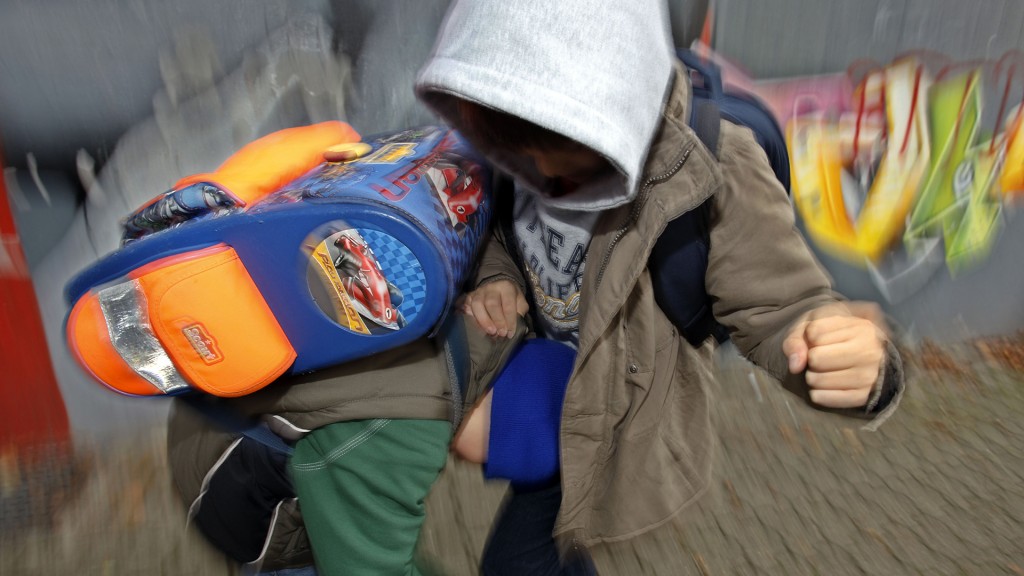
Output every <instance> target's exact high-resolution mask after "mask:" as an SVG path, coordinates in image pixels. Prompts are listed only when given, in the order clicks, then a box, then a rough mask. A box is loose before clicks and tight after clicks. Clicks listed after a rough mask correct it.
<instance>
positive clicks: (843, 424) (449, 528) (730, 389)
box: [0, 340, 1024, 576]
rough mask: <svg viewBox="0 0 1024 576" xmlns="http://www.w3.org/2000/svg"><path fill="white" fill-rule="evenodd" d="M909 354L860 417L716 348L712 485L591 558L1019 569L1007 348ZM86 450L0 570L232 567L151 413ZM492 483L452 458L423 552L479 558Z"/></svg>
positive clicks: (22, 529) (663, 568)
mask: <svg viewBox="0 0 1024 576" xmlns="http://www.w3.org/2000/svg"><path fill="white" fill-rule="evenodd" d="M1017 343H1018V344H1019V340H1018V341H1017ZM1017 349H1018V350H1019V346H1018V348H1017ZM910 364H911V366H912V369H911V371H910V379H911V381H910V383H911V386H910V389H909V391H908V394H907V396H906V398H905V400H904V404H903V405H902V407H901V409H900V411H899V412H898V413H897V414H896V416H895V417H894V418H893V419H892V420H890V421H889V422H888V423H886V425H884V426H883V427H882V428H881V429H880V430H879V431H878V432H864V431H861V430H859V429H858V428H857V426H858V423H857V422H856V421H852V420H847V419H842V418H838V417H835V416H833V415H829V414H825V413H821V412H817V411H814V410H811V409H809V408H807V407H805V406H804V405H803V404H802V403H801V402H800V401H799V400H797V399H795V398H793V397H792V396H790V395H788V394H786V393H785V392H782V391H781V390H779V389H778V387H777V386H776V385H775V384H774V383H773V382H772V381H771V380H770V379H769V378H767V377H766V376H764V375H763V374H762V373H760V372H758V371H756V370H755V369H753V368H751V367H750V365H749V364H747V363H746V362H745V361H743V360H741V359H738V358H736V357H735V356H732V355H730V354H723V355H722V356H721V360H720V373H721V379H720V380H721V384H720V388H719V390H717V394H716V396H717V403H716V407H715V417H716V419H717V430H718V432H717V435H718V448H717V455H716V469H715V476H714V483H713V487H712V490H711V491H710V492H709V493H708V494H707V495H706V497H705V498H704V499H703V500H702V501H701V502H700V503H699V504H698V505H696V506H694V507H692V508H690V509H688V510H687V511H685V512H684V513H683V514H682V515H681V516H680V518H679V519H678V520H677V521H675V522H672V523H670V524H669V525H667V526H665V527H664V528H662V529H660V530H658V531H656V532H655V533H653V534H650V535H648V536H647V537H643V538H639V539H636V540H634V541H631V542H629V543H623V544H618V545H615V546H613V547H608V548H605V549H602V550H599V551H597V552H596V555H597V559H598V561H599V562H600V564H601V566H603V567H605V570H604V571H603V573H604V574H626V575H634V574H672V575H674V574H696V575H702V576H709V575H733V574H768V575H803V574H808V575H815V574H820V575H846V574H850V575H855V574H871V575H875V574H879V575H903V574H908V575H917V574H921V575H946V574H949V575H960V574H967V575H995V574H1010V575H1024V453H1022V451H1021V446H1022V443H1024V366H1022V365H1021V363H1020V357H1019V356H1013V355H1012V354H1007V353H1004V349H1003V348H999V347H998V346H995V345H992V344H991V343H989V344H986V345H977V344H961V345H954V346H948V347H945V348H943V349H937V348H932V347H927V346H926V347H923V348H921V349H919V350H918V351H917V353H915V354H912V355H911V362H910ZM83 462H85V463H86V465H85V466H84V467H83V469H82V470H83V472H81V473H79V474H78V475H77V476H76V477H77V478H79V480H78V483H79V486H78V488H71V489H70V490H72V491H74V492H75V495H74V497H73V499H71V500H70V501H69V502H68V503H65V504H64V505H62V506H60V507H56V508H57V509H55V510H51V509H50V508H54V507H50V508H47V507H46V506H40V507H37V508H38V510H39V511H40V512H39V513H38V514H37V516H40V515H41V516H43V517H37V518H35V519H33V521H32V522H20V523H18V525H15V523H13V522H12V521H11V520H12V519H11V518H4V519H3V521H2V522H0V524H2V525H3V526H4V529H3V530H2V531H0V535H2V537H0V574H4V575H6V574H11V575H40V576H51V575H63V574H76V575H92V574H97V575H104V576H106V575H111V576H115V575H122V574H123V575H134V574H140V575H141V574H145V575H154V574H162V575H169V576H170V575H190V576H203V575H221V574H224V575H228V574H234V573H235V569H234V568H233V567H232V566H231V565H230V564H229V563H228V562H227V561H225V560H224V559H222V558H221V557H220V556H219V555H218V554H217V553H216V552H215V551H213V550H211V549H210V548H209V547H208V546H207V545H206V544H205V543H204V542H203V541H202V539H201V538H200V537H199V536H197V535H196V534H195V533H194V531H192V530H189V529H187V528H186V527H185V526H184V520H183V517H184V513H183V510H182V508H181V506H180V505H179V504H178V502H177V501H176V499H175V498H174V497H173V495H172V493H171V488H170V483H169V480H168V478H167V472H166V464H165V461H164V458H163V436H162V432H161V431H159V430H154V431H153V432H152V433H151V434H148V435H140V437H137V438H135V439H134V440H133V441H132V442H130V443H129V442H126V443H125V445H123V446H108V447H104V449H103V450H102V451H99V450H96V451H93V453H92V455H91V456H88V457H83ZM73 476H74V475H73ZM67 490H68V489H65V491H67ZM6 494H8V498H10V491H8V492H7V493H6ZM502 494H503V487H502V486H501V485H500V484H485V483H484V482H483V481H482V480H481V479H480V476H479V473H478V472H477V471H476V470H475V469H474V468H472V467H470V466H467V465H464V464H459V463H451V465H450V466H449V468H448V470H447V471H446V473H445V474H444V476H443V477H442V480H441V481H440V482H439V483H438V485H437V486H436V487H435V490H434V492H433V494H432V495H431V497H430V500H429V501H428V507H429V520H428V522H427V525H426V526H425V528H424V532H423V539H422V546H421V548H422V556H423V558H424V560H425V563H426V564H428V565H429V566H430V567H431V568H433V570H434V571H436V572H438V573H440V574H450V575H453V576H461V575H468V574H475V573H476V569H475V566H476V561H477V558H478V557H479V555H480V552H481V550H482V548H483V544H484V540H485V538H486V535H487V528H488V525H489V522H490V518H491V516H492V515H493V513H494V511H495V510H496V509H497V507H498V506H499V505H500V499H501V497H502ZM64 499H65V500H67V498H66V497H64ZM10 509H11V508H10V507H9V506H8V507H5V508H4V510H5V514H10V513H9V512H6V511H7V510H10Z"/></svg>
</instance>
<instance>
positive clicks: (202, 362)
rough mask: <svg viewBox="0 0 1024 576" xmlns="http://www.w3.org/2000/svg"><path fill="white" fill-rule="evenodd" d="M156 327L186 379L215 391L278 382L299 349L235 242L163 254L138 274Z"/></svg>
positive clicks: (232, 392)
mask: <svg viewBox="0 0 1024 576" xmlns="http://www.w3.org/2000/svg"><path fill="white" fill-rule="evenodd" d="M131 276H132V277H133V278H137V279H138V281H139V283H140V284H141V286H142V290H143V292H145V294H146V298H147V300H148V302H149V317H150V322H151V323H152V326H153V331H154V333H155V334H156V336H157V338H158V339H159V340H160V342H161V343H162V344H163V346H164V349H165V350H166V351H167V354H168V355H169V356H170V357H171V360H173V361H174V364H175V366H177V367H178V370H179V372H181V374H182V376H183V377H184V378H185V380H186V381H188V382H189V383H191V384H192V385H193V386H195V387H196V388H198V389H200V390H203V391H206V392H208V393H210V394H213V395H216V396H241V395H244V394H250V393H252V392H254V391H256V390H258V389H260V388H262V387H264V386H266V385H267V384H270V383H271V382H273V381H274V380H275V379H276V378H277V377H278V376H280V375H281V374H283V373H284V372H285V371H286V370H287V369H288V367H289V366H291V364H292V362H293V361H294V360H295V350H294V349H293V348H292V346H291V343H290V342H289V341H288V337H287V336H286V335H285V333H284V331H283V330H282V329H281V326H280V325H279V324H278V323H277V319H276V318H274V314H273V312H272V311H271V310H270V308H269V307H268V306H267V303H266V301H264V300H263V296H262V295H261V294H260V292H259V289H258V288H257V287H256V285H255V284H254V283H253V281H252V278H251V277H250V276H249V273H248V272H247V271H246V269H245V266H244V265H243V264H242V262H241V260H239V258H238V255H237V254H236V253H235V251H234V249H232V248H231V247H229V246H227V245H224V244H220V245H218V246H214V247H212V248H207V249H205V250H203V251H200V252H199V253H186V254H181V255H176V256H171V257H168V258H164V259H161V260H158V261H157V262H154V263H153V264H150V265H148V266H145V267H143V268H140V269H139V270H136V271H135V272H133V273H132V274H131Z"/></svg>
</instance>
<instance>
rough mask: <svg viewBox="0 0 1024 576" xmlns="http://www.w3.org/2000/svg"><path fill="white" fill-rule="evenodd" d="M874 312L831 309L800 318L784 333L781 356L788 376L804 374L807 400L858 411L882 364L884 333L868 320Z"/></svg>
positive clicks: (855, 308) (859, 307) (843, 307)
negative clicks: (787, 333)
mask: <svg viewBox="0 0 1024 576" xmlns="http://www.w3.org/2000/svg"><path fill="white" fill-rule="evenodd" d="M879 316H880V314H879V313H878V312H877V308H872V307H870V306H864V305H862V304H858V305H852V306H849V307H848V306H846V305H844V304H835V305H831V306H825V307H823V308H819V309H817V310H813V311H811V312H809V313H807V314H805V315H804V317H803V318H801V319H800V320H799V321H798V322H797V323H796V324H795V325H794V326H793V328H792V329H791V330H790V331H789V335H788V336H787V337H786V340H785V341H784V342H783V343H782V351H783V353H784V354H785V355H786V357H787V358H788V359H789V371H790V372H791V373H793V374H799V373H801V372H804V371H806V374H805V379H806V381H807V385H808V387H810V396H811V401H812V402H814V403H815V404H818V405H820V406H825V407H827V408H858V407H861V406H864V405H866V404H867V402H868V398H869V397H870V396H871V389H872V388H873V387H874V385H875V382H876V381H877V380H878V375H879V372H880V369H881V367H882V363H883V362H885V343H886V340H887V336H886V333H885V332H884V331H883V329H882V327H880V326H879V325H878V324H876V322H875V321H873V320H871V319H869V318H872V317H874V318H878V317H879Z"/></svg>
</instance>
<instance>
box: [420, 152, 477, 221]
mask: <svg viewBox="0 0 1024 576" xmlns="http://www.w3.org/2000/svg"><path fill="white" fill-rule="evenodd" d="M425 176H426V177H427V181H428V182H430V185H431V187H432V188H433V189H434V192H436V193H437V197H438V198H439V199H440V200H441V204H442V206H444V208H445V210H446V211H447V212H448V219H449V220H451V223H452V227H456V228H457V227H459V226H460V225H461V226H465V225H466V224H467V223H468V222H469V218H470V216H472V215H473V214H475V213H476V211H477V208H479V207H480V203H481V202H483V189H482V188H481V186H480V170H479V168H475V169H472V170H470V171H469V172H468V173H467V172H465V171H464V170H463V169H462V168H460V167H459V166H457V165H455V164H450V163H444V162H438V163H437V164H434V165H433V166H431V167H430V168H427V170H426V173H425Z"/></svg>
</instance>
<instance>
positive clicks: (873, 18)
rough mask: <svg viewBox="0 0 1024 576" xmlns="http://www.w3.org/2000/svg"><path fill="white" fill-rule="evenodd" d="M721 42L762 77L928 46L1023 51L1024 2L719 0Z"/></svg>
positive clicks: (980, 53) (981, 53) (963, 51)
mask: <svg viewBox="0 0 1024 576" xmlns="http://www.w3.org/2000/svg"><path fill="white" fill-rule="evenodd" d="M715 6H716V10H717V11H718V14H717V18H716V22H715V24H716V25H715V45H716V48H718V50H719V51H721V52H722V53H724V54H725V55H727V56H729V57H731V58H733V59H735V60H736V61H737V62H739V63H742V64H743V65H744V66H745V67H746V68H747V69H748V70H750V71H751V73H752V74H753V75H755V76H756V77H759V78H772V77H780V76H798V75H804V74H820V73H825V72H839V71H842V70H845V69H846V67H847V65H848V64H849V63H850V62H851V60H853V59H855V58H871V59H875V60H879V61H881V62H886V61H889V60H891V59H892V58H893V56H895V55H897V54H899V53H901V52H905V51H908V50H918V49H927V50H935V51H938V52H941V53H944V54H947V55H949V56H951V57H954V58H956V59H973V58H986V57H999V56H1000V55H1002V54H1003V53H1004V52H1006V51H1007V50H1010V49H1024V2H1021V1H1020V0H968V1H963V0H827V1H826V0H717V1H716V2H715Z"/></svg>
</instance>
